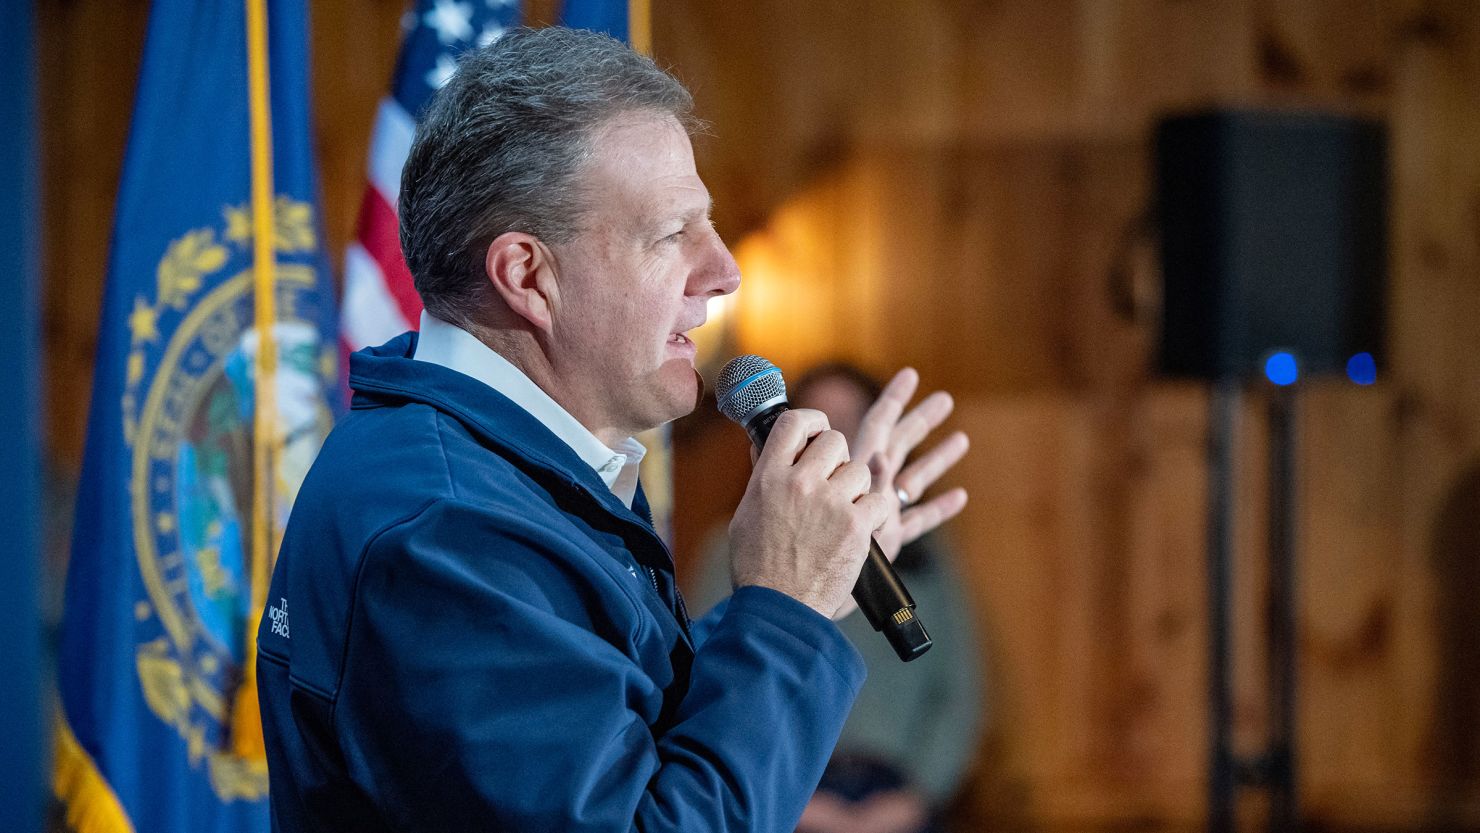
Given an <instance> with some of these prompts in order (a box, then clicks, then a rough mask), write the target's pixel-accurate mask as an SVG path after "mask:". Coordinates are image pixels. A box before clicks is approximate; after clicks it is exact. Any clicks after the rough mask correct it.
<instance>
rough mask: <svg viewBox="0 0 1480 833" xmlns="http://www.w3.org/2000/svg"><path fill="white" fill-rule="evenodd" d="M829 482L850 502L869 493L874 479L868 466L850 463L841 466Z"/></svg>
mask: <svg viewBox="0 0 1480 833" xmlns="http://www.w3.org/2000/svg"><path fill="white" fill-rule="evenodd" d="M813 444H814V445H815V444H816V443H813ZM827 480H828V482H829V483H831V484H832V485H833V486H834V487H836V488H837V489H838V490H839V491H841V492H842V493H843V495H844V496H846V497H847V498H848V500H849V501H854V500H857V499H858V498H859V497H860V496H862V495H864V494H867V493H868V490H869V485H870V484H871V483H873V481H874V478H873V475H871V474H869V470H868V466H866V465H864V464H863V463H848V464H846V465H842V466H839V467H838V469H837V471H834V472H833V473H832V477H829V478H828V479H827Z"/></svg>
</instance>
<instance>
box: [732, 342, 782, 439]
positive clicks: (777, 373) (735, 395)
mask: <svg viewBox="0 0 1480 833" xmlns="http://www.w3.org/2000/svg"><path fill="white" fill-rule="evenodd" d="M714 396H715V399H716V400H717V402H718V404H719V412H720V413H722V414H724V415H725V417H726V418H727V419H730V420H733V421H735V422H738V423H740V424H741V425H744V424H745V418H746V417H748V416H750V413H751V412H752V411H754V410H755V408H756V406H758V405H760V404H761V403H763V402H766V401H769V400H772V399H776V398H778V397H780V398H783V399H784V398H785V397H786V381H785V380H784V379H782V378H781V368H779V367H777V366H776V365H774V364H771V363H770V362H769V361H767V360H765V359H763V358H761V357H760V356H736V357H735V358H733V359H730V361H729V363H728V364H726V365H725V367H724V369H723V370H721V371H720V372H719V384H718V385H717V386H716V387H715V391H714Z"/></svg>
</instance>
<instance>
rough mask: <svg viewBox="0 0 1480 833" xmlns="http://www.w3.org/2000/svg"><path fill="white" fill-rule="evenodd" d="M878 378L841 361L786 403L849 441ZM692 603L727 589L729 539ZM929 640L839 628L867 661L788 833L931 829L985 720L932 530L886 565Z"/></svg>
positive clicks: (969, 631) (965, 616) (969, 625)
mask: <svg viewBox="0 0 1480 833" xmlns="http://www.w3.org/2000/svg"><path fill="white" fill-rule="evenodd" d="M882 390H883V386H882V385H881V384H880V383H879V382H878V381H877V380H876V379H874V378H873V377H872V376H870V375H869V374H868V373H867V372H866V371H864V370H863V369H861V368H859V367H857V366H855V365H852V364H848V363H846V362H839V361H833V362H827V363H824V364H820V365H817V366H816V367H813V368H812V369H811V370H809V371H808V372H807V373H806V374H804V375H803V376H802V377H801V379H800V380H798V382H797V383H796V385H794V386H791V391H790V392H791V396H790V399H791V402H792V404H793V405H794V406H795V407H798V408H812V409H816V410H818V411H821V412H823V413H825V414H827V417H828V421H829V422H830V424H831V425H832V428H833V430H835V431H839V432H841V433H842V434H843V435H844V436H845V437H847V438H848V442H849V445H850V446H852V445H853V444H854V441H855V438H856V437H857V436H858V430H859V425H860V423H861V422H862V420H863V418H864V415H865V414H866V413H867V412H868V409H869V406H870V405H872V404H873V403H874V402H875V401H877V400H878V398H879V396H880V394H881V393H882ZM927 474H929V472H924V471H921V470H918V469H916V470H914V471H912V469H911V466H906V467H905V468H904V469H903V470H902V471H901V472H900V474H899V476H898V477H896V479H895V485H896V487H897V488H898V489H899V490H900V491H901V494H900V498H901V500H906V501H907V502H908V501H909V500H918V499H919V498H920V492H919V491H913V490H912V487H913V488H914V489H921V490H923V488H924V487H923V486H922V485H921V484H924V483H928V482H930V481H931V480H933V479H934V477H933V476H929V477H926V476H924V475H927ZM702 563H703V566H702V574H701V576H700V578H699V583H698V587H697V588H696V590H697V592H696V594H695V599H694V607H695V609H696V610H706V609H708V608H709V607H711V606H713V605H715V604H717V603H718V602H720V601H721V600H722V599H723V598H724V597H725V596H726V595H728V594H729V592H730V582H729V575H730V543H729V535H728V533H727V531H726V530H724V529H723V528H721V529H717V530H716V531H715V532H714V533H713V534H711V535H710V537H709V540H708V542H707V543H706V546H705V549H704V556H703V562H702ZM894 566H895V569H896V570H897V571H898V572H899V576H900V578H901V579H902V580H903V581H904V583H905V585H906V587H908V588H909V591H910V595H911V596H913V597H914V599H915V602H916V603H917V604H918V606H919V608H918V609H919V611H920V615H921V619H922V620H923V621H924V622H925V625H926V627H927V628H928V629H929V631H930V635H931V637H932V638H933V639H934V640H935V644H934V646H933V647H932V648H931V649H930V651H929V652H927V653H926V654H925V655H924V656H922V657H920V658H919V659H917V660H915V661H914V662H911V663H908V664H906V663H902V662H900V661H899V659H898V657H896V656H895V655H894V652H893V651H892V650H891V649H890V648H889V645H888V643H886V642H885V641H884V640H883V639H881V638H880V637H879V635H878V634H877V633H875V632H874V630H873V629H872V628H871V627H870V626H869V624H868V621H867V620H866V619H865V618H864V617H863V616H861V615H847V616H844V617H843V618H842V619H841V620H839V621H838V627H839V629H840V630H842V632H843V633H844V635H846V636H847V637H848V639H849V641H851V642H852V643H853V645H854V646H855V647H856V648H858V650H859V652H860V653H861V654H862V655H863V657H864V662H865V664H866V665H867V666H868V680H867V681H866V682H865V683H864V686H863V689H862V691H860V692H859V695H858V699H857V700H856V701H855V703H854V706H853V711H852V712H851V713H849V715H848V720H847V722H846V723H845V724H844V725H843V733H842V737H841V738H840V740H839V741H838V746H837V749H836V751H835V752H834V753H833V756H832V759H831V760H830V761H829V762H828V765H827V769H826V771H825V772H824V773H823V776H822V782H821V784H820V785H819V786H818V789H817V793H816V794H815V795H814V796H813V798H812V800H811V801H810V802H809V803H808V805H807V809H806V811H805V812H804V813H803V815H802V820H801V823H800V825H799V827H798V828H797V830H798V833H933V831H937V830H939V829H940V815H941V811H942V809H943V808H944V807H945V805H946V804H947V803H948V802H949V801H950V800H951V798H952V797H953V796H954V795H955V793H956V791H957V790H958V789H959V787H960V785H961V781H962V779H963V777H964V776H965V774H966V769H967V767H968V765H969V764H970V763H971V757H972V753H973V752H974V751H975V750H976V746H977V743H978V740H979V739H980V737H981V730H982V726H983V723H984V720H983V715H984V712H985V697H984V695H983V680H982V677H983V674H982V668H981V659H980V655H979V649H978V645H977V640H976V634H975V623H974V621H973V619H972V615H971V610H970V606H969V604H968V601H967V598H966V596H965V595H964V594H963V593H962V592H961V576H960V574H959V572H958V571H957V569H956V565H955V563H954V557H953V554H952V552H951V550H950V548H949V546H948V544H947V542H946V540H945V536H944V535H943V534H942V533H940V532H939V531H935V532H931V533H929V534H927V535H925V536H923V537H921V538H919V539H917V540H915V541H914V542H912V543H910V544H906V545H905V546H904V547H903V548H902V549H901V550H900V553H899V557H898V558H897V559H896V561H895V562H894Z"/></svg>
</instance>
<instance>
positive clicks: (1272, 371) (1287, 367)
mask: <svg viewBox="0 0 1480 833" xmlns="http://www.w3.org/2000/svg"><path fill="white" fill-rule="evenodd" d="M1264 375H1265V376H1267V377H1269V381H1271V382H1274V383H1275V384H1276V385H1293V384H1295V380H1296V379H1299V378H1300V368H1299V367H1297V366H1296V364H1295V356H1293V355H1292V354H1290V353H1284V352H1280V353H1271V354H1270V355H1269V358H1267V359H1265V360H1264Z"/></svg>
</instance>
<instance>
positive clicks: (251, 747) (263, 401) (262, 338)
mask: <svg viewBox="0 0 1480 833" xmlns="http://www.w3.org/2000/svg"><path fill="white" fill-rule="evenodd" d="M246 6H247V8H246V12H247V64H248V74H247V79H248V90H249V100H250V104H251V134H252V274H253V277H254V284H255V301H256V309H255V318H256V331H257V356H256V377H255V383H254V384H253V387H252V389H253V394H254V395H253V403H254V406H253V413H252V417H253V418H252V472H253V477H252V487H253V488H252V559H251V565H250V570H249V575H248V585H249V593H250V598H251V602H250V605H251V606H250V607H249V608H248V610H249V611H250V612H249V615H248V616H247V628H246V634H245V637H246V641H245V646H246V649H245V654H246V658H245V663H244V664H243V667H242V682H241V686H240V687H239V688H238V689H237V696H236V699H235V702H234V704H233V709H232V723H231V726H232V732H231V739H232V745H233V746H234V747H235V749H236V752H237V754H239V755H242V756H243V757H259V758H260V757H262V756H263V755H264V754H265V753H264V750H263V746H262V716H261V713H260V712H259V710H258V703H257V628H258V627H259V626H260V625H261V624H262V607H263V605H264V604H266V601H267V573H268V563H269V561H270V557H271V556H270V553H269V549H270V547H271V546H272V544H273V539H274V537H275V536H274V535H273V519H272V499H273V477H272V474H273V466H272V451H273V446H274V443H275V442H276V437H275V436H274V428H275V427H276V425H275V423H276V420H275V418H274V417H275V412H276V410H277V408H276V393H277V391H276V379H277V342H276V341H275V340H274V339H273V324H274V321H275V319H276V317H277V309H276V303H277V298H276V294H275V286H276V278H277V275H276V266H277V263H276V260H275V255H274V248H275V246H274V243H275V240H274V228H273V210H272V208H273V200H272V192H273V184H272V116H271V112H270V106H269V99H268V76H267V9H266V0H246Z"/></svg>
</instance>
